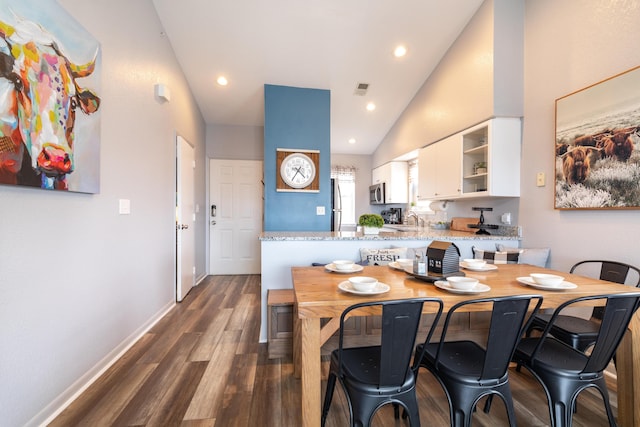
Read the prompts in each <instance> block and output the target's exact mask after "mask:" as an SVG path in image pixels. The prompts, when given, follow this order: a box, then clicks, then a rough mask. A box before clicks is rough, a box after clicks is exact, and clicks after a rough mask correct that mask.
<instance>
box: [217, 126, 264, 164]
mask: <svg viewBox="0 0 640 427" xmlns="http://www.w3.org/2000/svg"><path fill="white" fill-rule="evenodd" d="M207 157H208V158H212V159H225V160H264V126H232V125H217V124H210V125H208V126H207Z"/></svg>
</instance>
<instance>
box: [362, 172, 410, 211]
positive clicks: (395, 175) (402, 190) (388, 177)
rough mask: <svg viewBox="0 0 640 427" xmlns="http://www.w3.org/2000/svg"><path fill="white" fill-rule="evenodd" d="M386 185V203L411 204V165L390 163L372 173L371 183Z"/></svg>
mask: <svg viewBox="0 0 640 427" xmlns="http://www.w3.org/2000/svg"><path fill="white" fill-rule="evenodd" d="M383 182H384V183H385V202H386V203H409V165H408V164H407V162H389V163H386V164H384V165H382V166H379V167H377V168H375V169H373V170H372V171H371V183H372V184H381V183H383Z"/></svg>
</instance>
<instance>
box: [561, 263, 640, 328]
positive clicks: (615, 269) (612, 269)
mask: <svg viewBox="0 0 640 427" xmlns="http://www.w3.org/2000/svg"><path fill="white" fill-rule="evenodd" d="M593 269H599V272H595V274H599V276H598V278H599V279H600V280H607V281H609V282H614V283H620V284H621V285H624V284H627V281H629V283H628V285H629V286H635V287H640V269H638V268H637V267H634V266H633V265H630V264H625V263H624V262H619V261H606V260H597V259H589V260H584V261H580V262H578V263H576V264H574V265H573V267H571V270H569V273H578V272H591V273H594V272H593ZM630 272H634V276H635V277H631V275H630V274H629V273H630ZM595 274H590V275H592V276H595ZM602 313H603V307H594V308H593V314H592V317H593V318H595V319H598V320H602Z"/></svg>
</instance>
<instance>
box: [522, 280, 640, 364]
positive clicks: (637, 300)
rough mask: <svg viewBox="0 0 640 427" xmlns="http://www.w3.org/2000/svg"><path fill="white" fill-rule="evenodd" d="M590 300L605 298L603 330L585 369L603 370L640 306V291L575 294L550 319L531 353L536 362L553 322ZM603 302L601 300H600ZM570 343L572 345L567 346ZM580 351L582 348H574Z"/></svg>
mask: <svg viewBox="0 0 640 427" xmlns="http://www.w3.org/2000/svg"><path fill="white" fill-rule="evenodd" d="M589 300H601V301H603V302H605V305H604V310H603V316H602V321H601V323H600V330H599V332H598V338H597V340H596V343H595V345H594V346H593V348H592V349H591V353H590V354H589V355H587V357H588V358H589V359H588V361H587V363H586V365H585V367H584V369H583V371H582V373H583V374H585V375H586V374H590V373H597V372H600V371H603V370H604V369H605V368H606V367H607V365H608V364H609V362H610V361H611V359H612V358H613V355H614V353H615V352H616V350H617V348H618V346H619V345H620V342H621V341H622V338H623V337H624V334H625V332H626V331H627V326H628V325H629V322H630V321H631V317H632V316H633V314H634V313H635V311H636V310H637V309H638V304H640V292H629V293H624V294H611V295H592V296H587V297H580V298H575V299H572V300H570V301H567V302H565V303H563V304H562V305H560V306H558V308H556V310H555V311H554V312H553V315H552V316H551V318H550V319H549V323H548V324H547V326H546V328H545V330H544V331H543V332H542V335H541V338H540V341H539V342H538V344H537V345H536V348H535V349H534V350H533V352H532V355H531V360H532V361H533V363H535V357H536V354H537V353H538V351H539V350H540V348H541V347H542V345H543V344H544V341H545V340H546V339H548V336H549V331H550V330H551V327H552V326H553V324H554V322H555V320H556V318H557V317H558V315H559V314H560V312H561V311H562V310H563V309H565V308H567V307H568V306H570V305H575V304H577V303H584V301H589ZM598 304H599V303H598ZM567 347H569V346H567ZM574 351H578V350H574Z"/></svg>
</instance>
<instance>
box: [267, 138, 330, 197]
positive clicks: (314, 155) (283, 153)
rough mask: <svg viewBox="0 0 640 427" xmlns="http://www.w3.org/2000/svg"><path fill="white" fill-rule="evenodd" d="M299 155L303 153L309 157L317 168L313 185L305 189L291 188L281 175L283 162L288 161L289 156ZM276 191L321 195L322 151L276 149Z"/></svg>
mask: <svg viewBox="0 0 640 427" xmlns="http://www.w3.org/2000/svg"><path fill="white" fill-rule="evenodd" d="M297 153H301V154H304V155H306V156H307V157H309V158H310V159H311V161H312V162H313V165H314V166H315V168H316V175H315V177H314V178H313V181H311V183H310V184H309V185H307V186H306V187H304V188H294V187H291V186H290V185H289V184H287V183H286V182H285V181H284V179H282V175H281V174H280V169H281V166H282V161H283V160H284V159H286V158H287V156H289V155H290V154H297ZM276 191H284V192H305V193H309V192H311V193H319V192H320V151H319V150H297V149H289V148H276Z"/></svg>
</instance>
